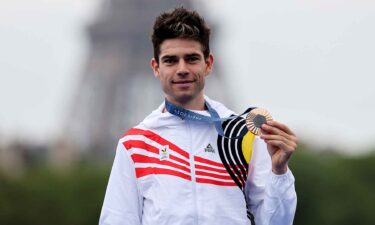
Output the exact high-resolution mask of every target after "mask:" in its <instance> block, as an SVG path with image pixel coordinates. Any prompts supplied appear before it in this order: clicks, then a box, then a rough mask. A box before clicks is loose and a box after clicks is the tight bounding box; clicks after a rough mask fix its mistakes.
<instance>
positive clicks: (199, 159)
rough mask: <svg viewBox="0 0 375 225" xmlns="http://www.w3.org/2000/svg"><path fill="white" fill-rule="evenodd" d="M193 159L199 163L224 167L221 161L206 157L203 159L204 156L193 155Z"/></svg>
mask: <svg viewBox="0 0 375 225" xmlns="http://www.w3.org/2000/svg"><path fill="white" fill-rule="evenodd" d="M194 160H195V161H197V162H201V163H205V164H209V165H213V166H218V167H222V168H224V165H223V164H222V163H218V162H215V161H212V160H208V159H205V158H202V157H199V156H194Z"/></svg>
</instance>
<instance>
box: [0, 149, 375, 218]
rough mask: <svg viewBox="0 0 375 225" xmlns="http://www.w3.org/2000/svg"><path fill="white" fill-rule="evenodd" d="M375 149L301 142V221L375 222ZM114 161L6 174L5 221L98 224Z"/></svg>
mask: <svg viewBox="0 0 375 225" xmlns="http://www.w3.org/2000/svg"><path fill="white" fill-rule="evenodd" d="M373 165H375V155H374V154H373V155H367V156H365V157H360V158H350V157H344V156H340V155H336V154H332V153H323V152H320V153H313V152H311V151H307V150H306V148H304V147H301V148H299V149H298V151H297V153H296V154H295V155H294V156H293V157H292V159H291V163H290V168H291V169H292V171H293V173H294V175H295V177H296V189H297V195H298V206H297V214H296V217H295V223H294V224H295V225H316V224H319V225H346V224H347V225H353V224H361V225H372V224H375V216H374V215H373V214H372V210H373V209H375V203H374V199H375V191H374V190H375V179H374V178H375V167H374V166H373ZM110 167H111V165H104V166H103V165H101V166H100V165H97V164H94V163H91V164H87V163H86V164H84V165H79V166H76V167H74V168H72V169H71V170H69V171H67V172H65V173H61V172H58V171H55V170H52V169H51V168H49V167H42V168H30V169H29V170H28V171H27V172H26V174H25V175H24V176H22V177H17V178H15V177H8V176H5V175H1V174H0V224H6V225H33V224H53V225H89V224H90V225H91V224H98V220H99V215H100V209H101V206H102V203H103V198H104V193H105V188H106V185H107V182H108V177H109V173H110Z"/></svg>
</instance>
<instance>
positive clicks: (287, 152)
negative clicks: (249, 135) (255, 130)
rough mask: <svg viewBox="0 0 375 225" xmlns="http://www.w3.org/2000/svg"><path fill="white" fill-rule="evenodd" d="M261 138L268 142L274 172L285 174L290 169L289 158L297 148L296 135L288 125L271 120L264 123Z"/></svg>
mask: <svg viewBox="0 0 375 225" xmlns="http://www.w3.org/2000/svg"><path fill="white" fill-rule="evenodd" d="M260 138H261V139H263V140H264V141H265V142H266V143H267V149H268V152H269V154H270V155H271V159H272V172H274V173H275V174H284V173H285V172H286V171H287V169H288V160H289V158H290V156H291V155H292V154H293V152H294V151H295V150H296V148H297V137H296V135H295V134H294V133H293V132H292V131H291V130H290V129H289V128H288V127H287V126H286V125H284V124H282V123H279V122H277V121H274V120H271V121H267V123H265V124H263V125H262V130H261V135H260Z"/></svg>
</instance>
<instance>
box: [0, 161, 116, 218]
mask: <svg viewBox="0 0 375 225" xmlns="http://www.w3.org/2000/svg"><path fill="white" fill-rule="evenodd" d="M108 176H109V166H107V167H105V168H103V167H95V165H91V166H79V167H76V168H74V169H72V170H70V172H69V173H61V172H60V173H59V172H57V171H51V169H49V168H34V169H31V170H30V171H28V172H27V173H26V174H25V175H24V176H23V177H22V178H11V177H6V176H0V224H7V225H21V224H22V225H32V224H54V225H67V224H69V225H85V224H87V225H89V224H97V223H98V220H99V214H100V209H101V205H102V202H103V197H104V193H105V188H106V185H107V181H108Z"/></svg>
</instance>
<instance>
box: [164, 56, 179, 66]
mask: <svg viewBox="0 0 375 225" xmlns="http://www.w3.org/2000/svg"><path fill="white" fill-rule="evenodd" d="M175 62H176V59H174V58H166V59H164V60H163V63H165V64H167V65H171V64H173V63H175Z"/></svg>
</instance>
